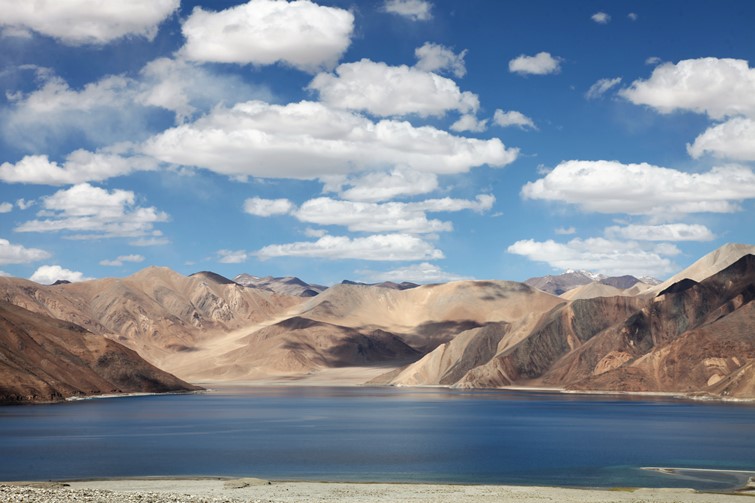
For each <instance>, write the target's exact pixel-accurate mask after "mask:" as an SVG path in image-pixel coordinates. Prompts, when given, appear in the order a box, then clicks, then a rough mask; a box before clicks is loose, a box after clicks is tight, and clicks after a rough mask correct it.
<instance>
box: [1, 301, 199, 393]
mask: <svg viewBox="0 0 755 503" xmlns="http://www.w3.org/2000/svg"><path fill="white" fill-rule="evenodd" d="M194 389H198V388H196V387H195V386H192V385H190V384H188V383H185V382H183V381H181V380H179V379H177V378H176V377H174V376H172V375H170V374H168V373H166V372H163V371H162V370H160V369H158V368H156V367H154V366H152V365H150V364H149V363H147V362H146V361H144V360H143V359H142V358H141V357H139V355H137V354H136V353H135V352H134V351H132V350H130V349H128V348H126V347H124V346H122V345H120V344H118V343H117V342H114V341H112V340H109V339H106V338H105V337H102V336H99V335H95V334H92V333H90V332H88V331H87V330H85V329H84V328H82V327H80V326H78V325H75V324H73V323H69V322H64V321H60V320H57V319H54V318H50V317H48V316H43V315H40V314H38V313H32V312H31V311H28V310H26V309H23V308H21V307H18V306H14V305H12V304H9V303H7V302H0V403H3V402H5V403H7V402H14V403H24V402H38V401H39V402H49V401H59V400H63V399H65V398H67V397H71V396H88V395H99V394H103V393H133V392H168V391H190V390H194Z"/></svg>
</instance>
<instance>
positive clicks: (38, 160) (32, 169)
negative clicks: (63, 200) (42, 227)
mask: <svg viewBox="0 0 755 503" xmlns="http://www.w3.org/2000/svg"><path fill="white" fill-rule="evenodd" d="M155 168H157V162H156V161H155V160H154V159H151V158H148V157H144V156H133V157H124V156H121V155H118V154H111V153H107V152H106V151H101V152H89V151H87V150H76V151H74V152H72V153H71V154H69V155H68V157H67V158H66V161H65V163H64V164H63V165H60V164H58V163H57V162H54V161H50V159H49V158H48V157H47V156H46V155H28V156H25V157H24V158H22V159H21V160H20V161H18V162H17V163H15V164H11V163H9V162H4V163H3V164H1V165H0V181H3V182H5V183H29V184H38V185H72V184H77V183H83V182H98V181H102V180H107V179H108V178H113V177H116V176H123V175H127V174H129V173H132V172H134V171H145V170H153V169H155Z"/></svg>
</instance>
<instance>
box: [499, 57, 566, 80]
mask: <svg viewBox="0 0 755 503" xmlns="http://www.w3.org/2000/svg"><path fill="white" fill-rule="evenodd" d="M509 71H510V72H511V73H518V74H520V75H548V74H551V73H558V72H560V71H561V59H560V58H556V57H553V56H551V55H550V53H548V52H539V53H537V54H536V55H534V56H525V55H524V54H522V55H521V56H519V57H518V58H514V59H512V60H511V61H509Z"/></svg>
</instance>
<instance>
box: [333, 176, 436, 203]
mask: <svg viewBox="0 0 755 503" xmlns="http://www.w3.org/2000/svg"><path fill="white" fill-rule="evenodd" d="M344 185H346V186H348V187H349V188H348V189H346V190H344V189H343V186H344ZM437 188H438V177H437V175H435V174H433V173H423V172H420V171H414V170H411V169H407V168H394V169H392V170H391V171H388V172H383V171H374V172H370V173H364V174H361V175H358V176H355V177H352V178H349V179H347V180H345V181H343V182H342V183H340V184H338V187H336V188H335V190H334V191H335V192H338V193H339V195H340V196H341V197H342V198H343V199H348V200H349V201H368V202H377V201H387V200H389V199H394V198H396V197H400V196H416V195H419V194H427V193H428V192H432V191H434V190H436V189H437Z"/></svg>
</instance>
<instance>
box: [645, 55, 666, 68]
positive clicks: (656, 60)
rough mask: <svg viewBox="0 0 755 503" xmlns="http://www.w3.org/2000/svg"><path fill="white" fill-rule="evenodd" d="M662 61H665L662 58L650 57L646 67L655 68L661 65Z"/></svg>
mask: <svg viewBox="0 0 755 503" xmlns="http://www.w3.org/2000/svg"><path fill="white" fill-rule="evenodd" d="M661 61H663V60H662V59H661V58H659V57H658V56H650V57H649V58H648V59H646V60H645V64H646V65H651V66H655V65H657V64H658V63H660V62H661Z"/></svg>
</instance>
